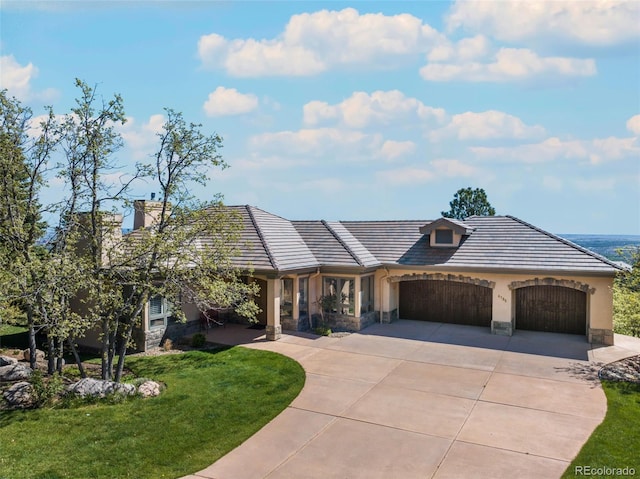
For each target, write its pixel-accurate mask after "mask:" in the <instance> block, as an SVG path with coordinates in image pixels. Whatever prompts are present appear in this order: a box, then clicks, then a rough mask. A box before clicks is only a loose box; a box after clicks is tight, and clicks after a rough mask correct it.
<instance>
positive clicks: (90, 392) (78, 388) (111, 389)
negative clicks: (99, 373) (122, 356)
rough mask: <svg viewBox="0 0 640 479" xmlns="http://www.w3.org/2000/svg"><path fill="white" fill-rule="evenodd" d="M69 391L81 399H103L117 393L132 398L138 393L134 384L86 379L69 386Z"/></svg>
mask: <svg viewBox="0 0 640 479" xmlns="http://www.w3.org/2000/svg"><path fill="white" fill-rule="evenodd" d="M68 391H69V392H71V393H73V394H75V395H76V396H80V397H85V396H91V397H100V398H103V397H105V396H108V395H110V394H116V393H117V394H123V395H125V396H131V395H133V394H135V393H136V387H135V386H134V385H133V384H122V383H116V382H113V381H105V380H102V379H93V378H84V379H81V380H80V381H78V382H77V383H73V384H72V385H71V386H69V387H68Z"/></svg>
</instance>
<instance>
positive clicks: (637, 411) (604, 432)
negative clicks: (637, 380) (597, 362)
mask: <svg viewBox="0 0 640 479" xmlns="http://www.w3.org/2000/svg"><path fill="white" fill-rule="evenodd" d="M602 387H603V389H604V392H605V394H606V395H607V415H606V416H605V418H604V421H602V424H600V425H599V426H598V427H597V428H596V430H595V431H594V432H593V434H592V435H591V437H590V438H589V440H588V441H587V443H586V444H585V445H584V446H583V447H582V450H581V451H580V453H579V454H578V456H577V457H576V458H575V459H574V461H573V462H572V463H571V465H570V466H569V467H568V468H567V470H566V471H565V473H564V475H563V476H562V477H563V478H574V477H585V476H584V475H580V474H576V466H590V467H591V468H602V467H609V468H625V467H629V468H633V469H635V474H636V475H640V453H639V451H640V432H639V431H640V385H639V384H632V383H626V382H611V381H603V382H602ZM597 477H614V475H613V474H611V475H606V474H605V475H604V476H602V475H599V476H597ZM617 477H620V474H618V475H617ZM627 477H628V476H627Z"/></svg>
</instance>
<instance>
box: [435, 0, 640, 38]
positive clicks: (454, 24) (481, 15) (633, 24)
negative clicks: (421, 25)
mask: <svg viewBox="0 0 640 479" xmlns="http://www.w3.org/2000/svg"><path fill="white" fill-rule="evenodd" d="M638 18H640V2H637V1H633V0H631V1H629V0H599V1H594V0H581V1H577V0H574V1H549V0H520V1H508V2H506V1H505V2H486V1H485V2H480V1H467V0H458V1H456V3H455V4H454V5H453V6H452V8H451V9H450V11H449V13H448V15H447V17H446V23H447V25H448V28H449V29H450V30H453V29H457V28H464V29H465V30H467V31H472V32H483V33H485V34H488V35H491V36H493V37H495V38H497V39H500V40H505V41H510V42H515V41H528V40H533V39H536V38H547V39H548V38H551V39H560V40H564V41H570V42H572V43H579V44H586V45H605V46H606V45H614V44H618V43H623V42H628V41H631V40H634V39H637V38H639V37H640V28H638Z"/></svg>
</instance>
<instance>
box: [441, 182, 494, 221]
mask: <svg viewBox="0 0 640 479" xmlns="http://www.w3.org/2000/svg"><path fill="white" fill-rule="evenodd" d="M449 206H450V207H451V209H450V210H449V211H443V212H442V213H441V214H442V216H444V217H445V218H456V219H459V220H464V219H465V218H468V217H469V216H474V215H476V216H493V215H495V214H496V210H495V209H493V207H492V206H491V204H490V203H489V200H488V199H487V194H486V193H485V191H484V190H483V189H482V188H475V189H471V188H470V187H469V188H461V189H459V190H458V191H457V192H456V194H455V195H454V197H453V200H452V201H451V202H449Z"/></svg>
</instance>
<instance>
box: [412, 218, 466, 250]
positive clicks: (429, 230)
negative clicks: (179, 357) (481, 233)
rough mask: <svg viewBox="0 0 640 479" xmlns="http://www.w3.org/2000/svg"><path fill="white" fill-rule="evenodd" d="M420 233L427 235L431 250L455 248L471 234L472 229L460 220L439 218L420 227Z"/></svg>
mask: <svg viewBox="0 0 640 479" xmlns="http://www.w3.org/2000/svg"><path fill="white" fill-rule="evenodd" d="M420 233H422V234H424V235H429V246H431V247H432V248H457V247H458V246H460V242H461V241H462V239H463V238H464V237H465V236H469V235H470V234H471V233H473V228H472V227H471V226H469V225H468V224H466V223H464V222H463V221H460V220H456V219H452V218H440V219H437V220H435V221H432V222H431V223H427V224H426V225H424V226H422V227H421V228H420Z"/></svg>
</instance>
